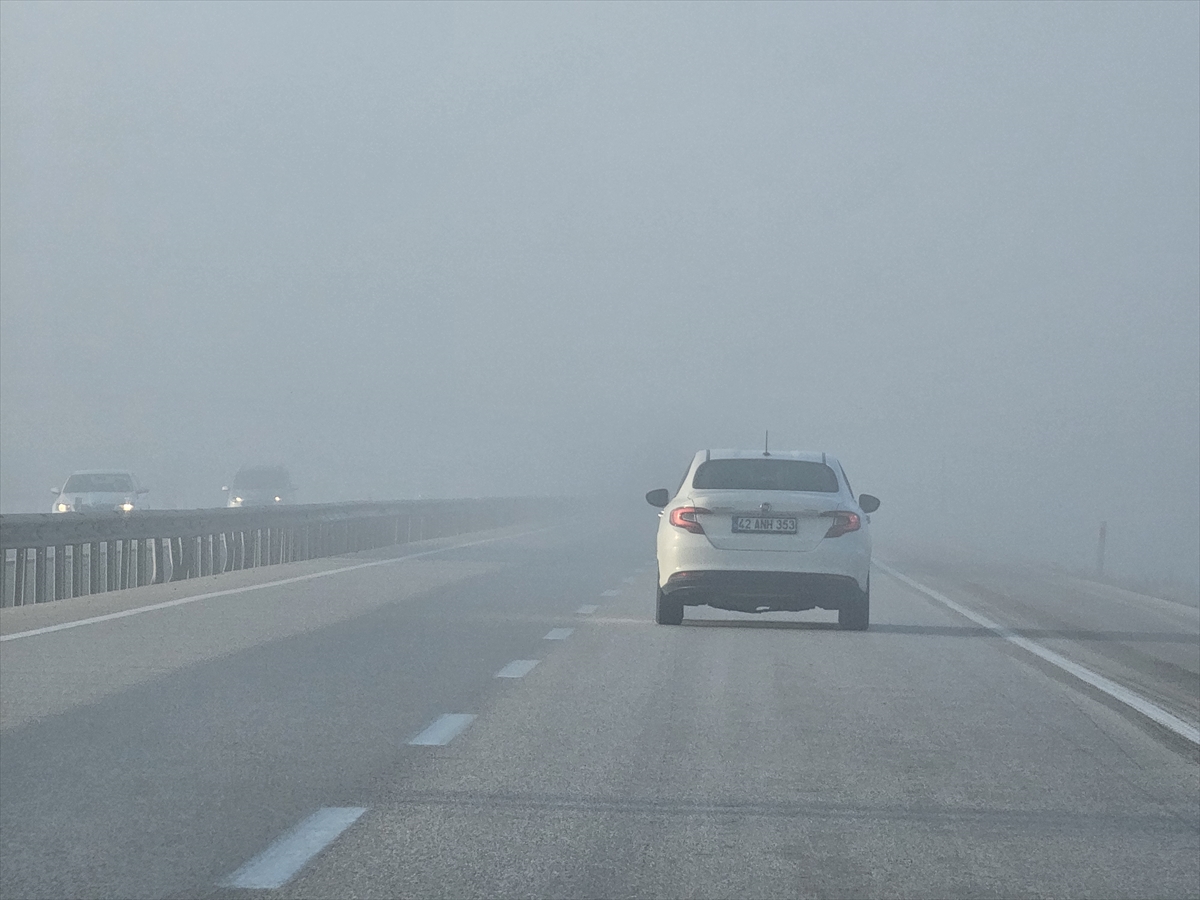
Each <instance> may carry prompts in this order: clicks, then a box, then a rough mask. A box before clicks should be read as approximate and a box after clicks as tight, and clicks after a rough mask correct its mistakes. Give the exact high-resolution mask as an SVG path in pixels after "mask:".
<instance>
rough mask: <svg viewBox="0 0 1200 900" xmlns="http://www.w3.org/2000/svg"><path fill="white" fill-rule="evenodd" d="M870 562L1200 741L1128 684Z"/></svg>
mask: <svg viewBox="0 0 1200 900" xmlns="http://www.w3.org/2000/svg"><path fill="white" fill-rule="evenodd" d="M873 564H874V565H875V566H876V567H877V568H879V569H881V570H882V571H884V572H886V573H887V574H888V575H891V576H892V577H893V578H895V579H896V580H898V581H900V582H902V583H903V584H906V585H908V586H909V587H910V588H912V589H913V590H915V591H919V592H920V593H922V594H924V595H925V596H927V597H930V598H931V599H933V600H936V601H937V602H938V603H941V604H942V605H943V606H946V607H949V608H950V609H952V610H954V612H956V613H958V614H959V615H960V616H965V617H966V618H968V619H970V620H971V621H972V622H974V623H975V624H976V625H979V626H981V627H983V628H986V629H987V630H988V631H991V632H994V633H995V634H997V635H999V636H1000V637H1002V638H1004V639H1005V640H1006V641H1008V642H1009V643H1011V644H1016V645H1017V646H1018V647H1020V648H1021V649H1022V650H1025V651H1027V652H1029V653H1032V654H1033V655H1034V656H1036V657H1038V658H1039V659H1042V660H1044V661H1046V662H1048V663H1050V665H1052V666H1056V667H1057V668H1059V669H1062V670H1063V671H1064V672H1067V673H1068V674H1071V675H1074V676H1075V677H1076V678H1078V679H1079V680H1080V681H1082V682H1083V683H1084V684H1087V685H1090V686H1091V687H1094V688H1095V689H1096V690H1098V691H1100V692H1101V693H1103V694H1107V695H1108V696H1109V697H1112V698H1113V699H1114V700H1116V701H1117V702H1119V703H1123V704H1124V705H1126V706H1128V707H1129V708H1130V709H1132V710H1134V711H1136V712H1139V713H1141V714H1142V715H1143V716H1145V717H1146V718H1148V719H1150V720H1151V721H1153V722H1157V723H1158V724H1159V725H1161V726H1162V727H1163V728H1166V729H1167V730H1168V731H1170V732H1172V733H1173V734H1176V735H1178V736H1179V737H1181V738H1183V739H1184V740H1187V741H1190V742H1191V743H1193V744H1197V745H1200V728H1197V727H1196V726H1195V725H1192V724H1191V723H1189V722H1186V721H1184V720H1183V719H1181V718H1179V717H1178V716H1176V715H1174V714H1172V713H1169V712H1167V711H1166V710H1165V709H1163V708H1162V707H1161V706H1159V705H1158V704H1156V703H1152V702H1150V701H1149V700H1147V699H1146V698H1145V697H1143V696H1141V695H1140V694H1137V693H1134V692H1133V691H1131V690H1129V688H1127V687H1122V686H1121V685H1119V684H1117V683H1116V682H1115V681H1111V680H1110V679H1108V678H1105V677H1104V676H1103V675H1100V674H1098V673H1096V672H1093V671H1092V670H1091V669H1088V668H1086V667H1084V666H1081V665H1079V663H1076V662H1072V661H1071V660H1069V659H1067V658H1066V657H1065V656H1061V655H1059V654H1058V653H1055V652H1054V651H1053V650H1047V649H1046V648H1045V647H1043V646H1042V645H1041V644H1035V643H1034V642H1033V641H1031V640H1029V639H1028V638H1023V637H1021V636H1020V635H1019V634H1016V633H1015V632H1013V631H1012V630H1011V629H1009V628H1005V627H1004V626H1002V625H998V624H996V623H995V622H993V621H992V620H991V619H989V618H987V617H986V616H981V615H980V614H979V613H977V612H974V611H973V610H970V609H968V608H967V607H965V606H963V605H962V604H961V603H956V602H954V601H953V600H951V599H950V598H949V597H947V596H946V595H945V594H941V593H939V592H938V591H935V590H934V589H933V588H931V587H926V586H925V585H923V584H921V582H919V581H915V580H913V579H912V578H909V577H908V576H907V575H905V574H904V573H903V572H898V571H896V570H895V569H893V568H892V567H891V566H889V565H887V564H886V563H881V562H880V561H879V560H873Z"/></svg>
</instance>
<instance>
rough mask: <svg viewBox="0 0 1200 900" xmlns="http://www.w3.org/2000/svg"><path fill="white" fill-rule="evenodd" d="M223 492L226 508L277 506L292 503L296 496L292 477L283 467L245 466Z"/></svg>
mask: <svg viewBox="0 0 1200 900" xmlns="http://www.w3.org/2000/svg"><path fill="white" fill-rule="evenodd" d="M221 490H223V491H225V505H226V506H277V505H279V504H281V503H291V502H292V500H293V498H294V497H295V494H296V487H295V485H293V484H292V476H291V475H290V474H288V470H287V469H285V468H284V467H283V466H243V467H242V468H241V469H239V470H238V473H237V474H236V475H234V476H233V482H232V483H231V484H229V485H226V486H225V487H223V488H221Z"/></svg>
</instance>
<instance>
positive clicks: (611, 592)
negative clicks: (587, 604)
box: [600, 588, 621, 597]
mask: <svg viewBox="0 0 1200 900" xmlns="http://www.w3.org/2000/svg"><path fill="white" fill-rule="evenodd" d="M619 593H621V592H620V591H618V590H617V589H616V588H610V589H609V590H607V591H605V592H604V593H603V594H601V595H600V596H601V597H615V596H617V594H619Z"/></svg>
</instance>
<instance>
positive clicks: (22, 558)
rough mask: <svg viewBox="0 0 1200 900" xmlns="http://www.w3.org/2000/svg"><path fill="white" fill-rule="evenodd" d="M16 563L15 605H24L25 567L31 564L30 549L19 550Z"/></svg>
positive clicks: (22, 548)
mask: <svg viewBox="0 0 1200 900" xmlns="http://www.w3.org/2000/svg"><path fill="white" fill-rule="evenodd" d="M6 555H7V554H6ZM16 565H17V568H16V571H14V572H13V606H24V605H25V568H26V567H27V566H28V565H29V551H28V550H26V549H25V548H24V547H21V548H19V549H18V550H17V561H16Z"/></svg>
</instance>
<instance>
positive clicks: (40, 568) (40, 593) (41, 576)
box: [33, 547, 46, 603]
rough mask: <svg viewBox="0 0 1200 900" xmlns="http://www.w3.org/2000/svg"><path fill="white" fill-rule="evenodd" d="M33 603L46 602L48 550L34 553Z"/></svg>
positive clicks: (39, 549) (42, 548) (44, 549)
mask: <svg viewBox="0 0 1200 900" xmlns="http://www.w3.org/2000/svg"><path fill="white" fill-rule="evenodd" d="M33 559H34V563H33V602H34V603H45V602H46V548H45V547H38V548H36V549H35V550H34V551H33Z"/></svg>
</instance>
